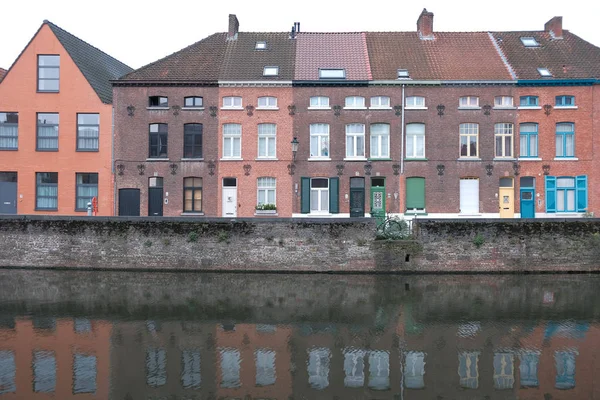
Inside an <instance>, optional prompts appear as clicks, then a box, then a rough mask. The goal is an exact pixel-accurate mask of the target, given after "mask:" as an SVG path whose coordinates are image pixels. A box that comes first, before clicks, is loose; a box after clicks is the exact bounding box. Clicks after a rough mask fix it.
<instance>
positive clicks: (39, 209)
mask: <svg viewBox="0 0 600 400" xmlns="http://www.w3.org/2000/svg"><path fill="white" fill-rule="evenodd" d="M33 210H34V211H58V208H37V207H36V208H34V209H33ZM86 211H87V210H86Z"/></svg>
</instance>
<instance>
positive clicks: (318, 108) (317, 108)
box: [307, 107, 331, 110]
mask: <svg viewBox="0 0 600 400" xmlns="http://www.w3.org/2000/svg"><path fill="white" fill-rule="evenodd" d="M307 110H331V107H308V108H307Z"/></svg>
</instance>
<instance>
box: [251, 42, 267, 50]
mask: <svg viewBox="0 0 600 400" xmlns="http://www.w3.org/2000/svg"><path fill="white" fill-rule="evenodd" d="M254 48H255V49H256V50H266V49H267V42H256V46H255V47H254Z"/></svg>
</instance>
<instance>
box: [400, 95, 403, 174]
mask: <svg viewBox="0 0 600 400" xmlns="http://www.w3.org/2000/svg"><path fill="white" fill-rule="evenodd" d="M400 132H401V135H400V137H401V139H400V140H401V146H402V147H401V148H400V175H404V85H402V125H401V128H400Z"/></svg>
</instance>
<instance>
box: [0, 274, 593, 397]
mask: <svg viewBox="0 0 600 400" xmlns="http://www.w3.org/2000/svg"><path fill="white" fill-rule="evenodd" d="M599 289H600V276H596V275H466V276H461V275H437V276H434V275H427V276H414V275H413V276H396V275H393V276H374V275H284V274H216V273H211V274H204V273H202V274H200V273H198V274H190V273H146V272H141V273H132V272H87V271H36V270H0V400H4V399H37V398H40V399H41V398H44V399H46V398H56V399H120V400H135V399H144V400H155V399H156V400H158V399H165V400H171V399H211V400H218V399H240V400H258V399H269V400H272V399H278V400H292V399H293V400H298V399H339V400H346V399H377V400H380V399H390V400H399V399H544V400H549V399H594V398H599V399H600V381H599V382H596V383H595V382H594V379H595V378H598V377H600V360H599V359H598V357H599V355H600V325H599V322H598V321H599V317H600V290H599Z"/></svg>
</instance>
